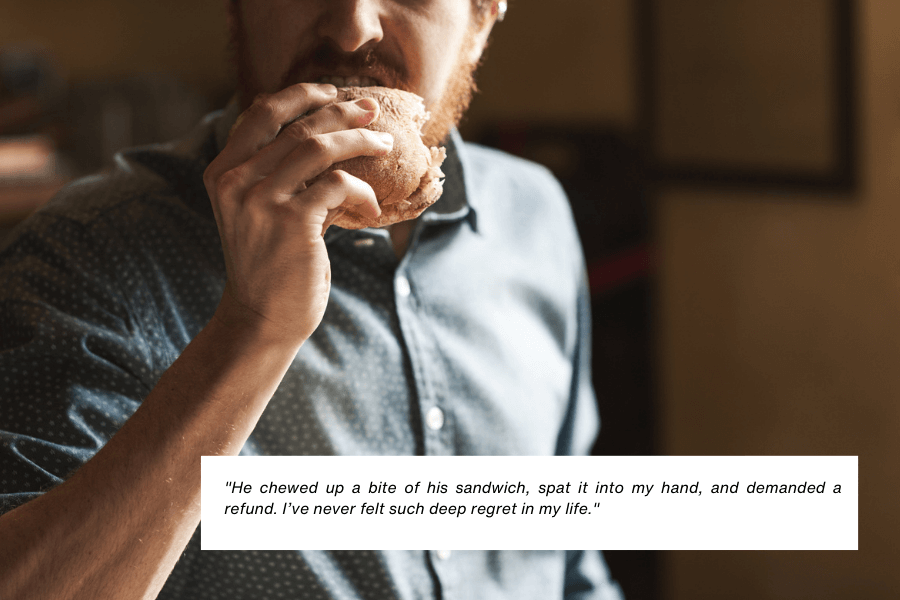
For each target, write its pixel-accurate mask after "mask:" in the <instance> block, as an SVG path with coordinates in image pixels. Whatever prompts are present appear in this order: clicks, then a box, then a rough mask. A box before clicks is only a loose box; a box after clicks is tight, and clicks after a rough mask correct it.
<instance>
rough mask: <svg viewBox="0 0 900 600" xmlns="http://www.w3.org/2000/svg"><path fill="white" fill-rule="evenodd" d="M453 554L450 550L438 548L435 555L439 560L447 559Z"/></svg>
mask: <svg viewBox="0 0 900 600" xmlns="http://www.w3.org/2000/svg"><path fill="white" fill-rule="evenodd" d="M451 554H453V553H452V552H451V551H450V550H438V551H437V556H438V558H439V559H441V560H447V559H448V558H450V555H451Z"/></svg>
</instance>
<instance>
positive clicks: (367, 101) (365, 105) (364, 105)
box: [356, 98, 378, 112]
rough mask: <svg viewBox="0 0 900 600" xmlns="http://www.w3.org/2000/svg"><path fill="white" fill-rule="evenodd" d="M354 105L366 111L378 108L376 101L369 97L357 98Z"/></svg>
mask: <svg viewBox="0 0 900 600" xmlns="http://www.w3.org/2000/svg"><path fill="white" fill-rule="evenodd" d="M356 105H357V106H358V107H360V108H361V109H363V110H365V111H368V112H372V111H374V110H376V109H377V108H378V103H377V102H375V101H374V100H372V99H371V98H362V99H360V100H357V101H356Z"/></svg>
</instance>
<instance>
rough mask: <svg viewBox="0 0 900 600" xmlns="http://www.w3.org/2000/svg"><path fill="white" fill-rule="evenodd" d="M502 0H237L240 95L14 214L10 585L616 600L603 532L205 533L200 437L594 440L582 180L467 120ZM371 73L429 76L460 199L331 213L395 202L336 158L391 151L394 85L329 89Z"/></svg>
mask: <svg viewBox="0 0 900 600" xmlns="http://www.w3.org/2000/svg"><path fill="white" fill-rule="evenodd" d="M504 6H505V5H504ZM500 14H501V7H500V4H499V3H497V2H485V1H484V0H474V2H473V3H469V2H466V1H465V0H242V1H237V0H236V1H235V2H232V3H231V4H230V5H229V18H230V25H231V34H232V42H233V44H232V45H233V50H234V55H235V63H236V65H237V70H238V75H239V85H238V94H237V95H236V100H235V101H234V102H233V103H232V104H231V105H230V106H229V107H228V108H227V109H226V110H224V111H222V112H220V113H216V114H214V115H211V116H210V117H208V118H207V119H206V120H204V122H203V123H201V125H200V126H199V127H198V128H197V129H196V130H195V131H194V132H193V133H192V134H191V135H189V136H188V137H187V138H185V139H184V140H181V141H179V142H177V143H172V144H168V145H162V146H154V147H147V148H141V149H135V150H131V151H126V152H123V153H122V154H120V155H119V156H118V157H117V162H116V168H115V169H113V170H112V171H111V172H108V173H105V174H103V175H102V176H97V177H93V178H88V179H85V180H82V181H80V182H77V183H75V184H74V185H72V186H70V187H69V188H68V189H67V190H65V191H64V192H63V193H62V194H61V195H59V196H58V197H57V198H56V199H54V200H53V201H52V202H51V203H50V204H49V205H48V206H47V207H46V208H45V209H44V210H42V211H41V212H40V213H39V214H38V215H36V216H35V217H33V218H32V219H30V220H29V221H28V222H27V223H26V224H25V225H24V226H23V227H21V228H19V230H18V232H17V234H16V236H15V238H14V240H13V242H12V243H11V244H10V246H9V247H8V248H7V249H6V250H5V251H4V253H3V256H2V265H3V266H2V267H0V281H2V282H3V285H2V286H0V287H2V290H0V331H2V334H0V367H2V373H3V377H2V378H0V402H2V413H0V416H2V418H0V436H2V440H3V444H2V445H0V485H2V488H0V500H2V502H3V505H2V506H3V510H2V511H0V512H5V513H6V514H4V515H3V516H2V517H0V565H3V569H2V570H0V597H2V598H90V599H92V600H96V599H101V598H156V597H159V598H191V599H205V598H217V599H218V598H254V599H262V598H308V599H317V598H395V599H411V598H466V599H468V598H486V599H492V598H515V599H523V598H535V599H541V600H544V599H547V598H594V599H596V598H618V597H619V593H618V588H617V586H616V585H615V584H614V583H611V582H610V581H609V579H608V577H607V574H606V570H605V566H604V565H603V562H602V558H601V557H600V555H599V554H598V553H587V552H569V553H564V552H552V551H546V552H544V551H538V552H483V551H477V552H475V551H472V552H453V553H448V552H442V551H435V552H413V551H410V552H401V551H391V552H378V551H371V552H202V553H201V552H200V550H199V535H198V526H199V520H200V508H199V496H200V456H201V455H236V454H238V453H243V454H248V455H259V454H274V455H302V454H342V455H361V454H388V455H392V454H399V455H404V454H406V455H415V454H418V455H454V454H457V455H462V454H470V455H471V454H476V455H477V454H484V455H487V454H521V455H549V454H571V453H584V452H586V451H587V449H588V448H589V446H590V444H591V442H592V440H593V437H594V435H595V433H596V425H597V420H596V415H595V402H594V397H593V392H592V389H591V385H590V373H589V357H588V347H589V337H590V332H589V315H588V302H587V295H586V292H585V285H584V277H583V273H584V266H583V262H582V258H581V254H580V249H579V246H578V243H577V239H576V236H575V231H574V227H573V224H572V221H571V215H570V213H569V211H568V207H567V204H566V201H565V198H564V196H563V195H562V193H561V191H560V188H559V186H558V185H557V184H556V182H555V181H554V180H553V179H552V178H551V177H550V176H549V175H548V174H547V172H546V171H545V170H543V169H541V168H539V167H537V166H535V165H531V164H528V163H525V162H524V161H521V160H518V159H514V158H512V157H509V156H505V155H502V154H500V153H497V152H494V151H489V150H486V149H483V148H478V147H475V146H471V145H467V144H464V143H463V142H462V141H461V140H460V138H459V136H458V134H457V133H456V131H455V128H454V126H455V124H456V121H457V120H458V118H459V117H460V115H461V114H462V113H463V112H464V110H465V107H466V106H467V104H468V101H469V98H470V96H471V91H472V88H473V85H472V73H473V71H474V68H475V65H476V64H477V63H478V60H479V58H480V56H481V53H482V51H483V49H484V47H485V44H486V42H487V39H488V35H489V33H490V31H491V28H492V26H493V25H494V23H495V21H496V20H497V18H498V16H499V15H500ZM370 84H378V85H381V86H387V87H394V88H400V89H405V90H409V91H413V92H415V93H417V94H419V95H420V96H422V97H423V98H424V99H425V102H426V105H427V106H428V108H429V109H430V110H431V112H432V113H433V114H434V117H433V119H432V121H431V122H430V124H429V125H428V129H427V131H426V133H427V136H428V138H429V139H428V141H429V143H435V142H442V143H444V144H445V145H446V146H447V151H448V156H447V160H446V161H445V163H444V166H443V170H444V172H445V174H446V181H445V186H444V190H445V191H444V195H443V197H442V198H441V200H440V201H439V202H437V203H436V204H435V205H434V206H432V207H431V208H429V209H428V210H426V211H425V212H424V213H423V214H422V215H421V216H420V217H419V218H417V219H416V220H415V221H412V222H406V223H402V224H399V225H394V226H392V227H391V228H389V229H362V230H342V229H337V228H334V227H331V228H328V227H327V225H328V224H329V223H330V222H331V220H333V218H334V215H335V214H336V213H337V212H338V211H342V210H345V209H348V208H353V209H354V210H355V211H357V212H358V213H359V214H363V215H371V216H375V215H377V214H378V213H379V212H380V209H379V207H378V204H377V201H376V199H375V196H374V193H373V191H372V188H371V187H370V186H369V185H368V184H367V183H365V182H363V181H361V180H360V179H357V178H355V177H353V176H351V175H349V174H347V173H346V172H343V171H341V170H335V171H332V172H330V173H329V174H328V175H326V176H324V177H320V178H318V179H315V178H316V176H317V175H319V174H320V173H322V172H323V171H325V170H326V169H327V168H328V167H330V166H331V165H332V164H334V163H337V162H340V161H343V160H345V159H349V158H353V157H358V156H366V155H380V154H385V153H387V152H388V151H389V150H390V148H391V146H392V143H393V141H392V139H391V138H390V136H384V135H379V134H377V133H376V132H373V131H370V130H368V129H365V128H364V126H365V125H367V124H368V123H371V122H372V121H374V120H375V119H377V118H378V112H379V106H378V105H377V103H374V102H372V101H370V100H360V101H356V102H342V103H334V104H333V103H332V102H333V100H334V99H335V96H336V89H335V86H346V85H370ZM323 107H324V108H323ZM319 109H320V110H319ZM313 179H315V182H314V183H310V184H309V185H306V184H305V183H304V182H310V181H312V180H313ZM325 230H327V231H325ZM323 231H325V232H324V234H323Z"/></svg>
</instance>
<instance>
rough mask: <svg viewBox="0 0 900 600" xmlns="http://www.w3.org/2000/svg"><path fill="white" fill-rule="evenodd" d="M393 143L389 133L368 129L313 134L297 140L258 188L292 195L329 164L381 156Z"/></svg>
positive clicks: (283, 195) (271, 192)
mask: <svg viewBox="0 0 900 600" xmlns="http://www.w3.org/2000/svg"><path fill="white" fill-rule="evenodd" d="M393 145H394V138H393V137H392V136H391V135H390V134H388V133H383V132H378V131H370V130H368V129H350V130H348V131H335V132H333V133H326V134H320V135H314V136H312V137H309V138H306V139H305V140H303V141H301V142H299V143H298V144H297V146H296V148H294V150H293V151H291V152H290V153H289V154H288V155H287V156H285V157H284V158H283V159H282V160H281V163H280V164H279V165H278V168H277V169H276V170H275V171H274V172H273V173H272V174H271V175H270V176H269V177H267V178H266V179H265V180H263V181H261V182H260V183H259V184H258V185H259V189H260V191H265V192H266V193H268V194H270V195H271V196H273V197H279V196H280V197H285V196H293V195H294V194H296V193H297V192H298V191H301V190H303V189H304V188H305V187H306V184H307V183H308V182H309V181H311V180H312V179H314V178H315V177H316V176H318V175H319V174H321V173H322V172H323V171H325V170H326V169H328V167H330V166H331V165H333V164H335V163H339V162H341V161H343V160H347V159H350V158H355V157H357V156H384V155H386V154H388V153H389V152H390V151H391V149H392V148H393ZM370 189H371V188H370Z"/></svg>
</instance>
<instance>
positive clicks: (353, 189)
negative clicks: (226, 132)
mask: <svg viewBox="0 0 900 600" xmlns="http://www.w3.org/2000/svg"><path fill="white" fill-rule="evenodd" d="M336 94H337V90H336V89H335V87H334V86H332V85H314V84H305V83H303V84H298V85H294V86H291V87H288V88H286V89H284V90H282V91H280V92H278V93H276V94H272V95H268V96H260V97H258V98H257V99H256V100H255V101H254V103H253V105H252V106H250V108H248V109H247V110H246V111H245V112H244V113H243V114H242V115H241V117H240V118H239V119H238V122H237V124H236V126H235V127H234V129H233V131H232V133H231V137H230V138H229V140H228V144H227V145H226V147H225V149H224V150H223V151H222V153H221V154H219V156H218V157H217V158H216V159H215V160H214V161H213V162H212V163H211V164H210V165H209V167H208V168H207V170H206V173H205V174H204V183H205V185H206V189H207V192H208V193H209V197H210V200H211V202H212V207H213V211H214V213H215V216H216V223H217V224H218V227H219V235H220V236H221V239H222V249H223V251H224V255H225V266H226V270H227V277H228V278H227V283H226V288H225V293H224V294H223V296H222V301H221V303H220V304H219V307H218V309H217V311H216V316H215V318H217V319H219V320H220V321H222V322H223V323H225V324H227V325H228V326H229V327H249V328H251V329H253V330H255V331H256V332H264V336H266V337H269V336H271V339H272V340H273V341H275V342H278V343H286V344H292V345H294V346H295V347H297V348H299V346H300V344H302V343H303V342H304V341H305V340H306V339H307V338H308V337H309V336H310V335H312V332H313V331H314V330H315V329H316V327H318V325H319V323H320V322H321V320H322V315H323V314H324V312H325V305H326V303H327V301H328V292H329V289H330V281H331V271H330V264H329V261H328V254H327V251H326V249H325V243H324V241H323V239H322V236H323V235H324V233H325V230H326V229H327V228H328V226H329V225H330V224H331V223H332V222H333V221H334V219H335V218H337V216H338V215H339V214H340V213H341V212H342V211H343V210H344V209H346V208H348V207H356V210H358V211H359V212H361V213H363V214H370V215H373V216H377V215H379V214H380V213H381V210H380V209H379V207H378V202H377V201H376V198H375V194H374V192H373V191H372V188H371V187H370V186H369V184H367V183H365V182H364V181H362V180H360V179H358V178H356V177H353V176H352V175H349V174H347V173H346V172H344V171H340V170H337V171H333V172H331V173H329V174H328V175H327V176H325V177H322V178H321V179H319V180H317V181H316V182H315V183H313V184H311V185H310V186H309V187H307V185H306V183H307V182H309V181H310V180H312V179H314V178H315V177H316V176H317V175H319V174H321V173H322V172H323V171H325V170H326V169H327V168H328V167H330V166H331V165H332V164H334V163H337V162H340V161H343V160H346V159H349V158H353V157H356V156H376V155H384V154H387V153H388V152H390V150H391V147H392V145H393V139H392V138H391V136H390V135H389V134H386V133H379V132H374V131H369V130H367V129H362V128H363V127H365V126H366V125H368V124H369V123H371V122H372V121H374V120H375V119H376V118H377V117H378V111H379V107H378V104H377V103H376V102H375V101H374V100H371V99H363V100H360V101H357V102H342V103H338V104H332V105H331V106H328V107H327V108H324V109H322V107H323V106H325V105H327V104H328V103H330V102H333V101H334V98H335V96H336ZM317 109H322V110H317ZM310 111H315V112H312V114H309V115H307V116H305V117H302V118H299V119H298V118H297V117H298V115H304V114H306V113H309V112H310ZM295 119H296V120H295Z"/></svg>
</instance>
